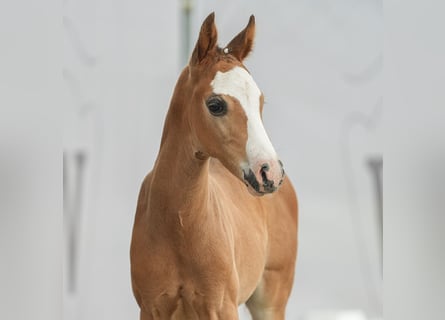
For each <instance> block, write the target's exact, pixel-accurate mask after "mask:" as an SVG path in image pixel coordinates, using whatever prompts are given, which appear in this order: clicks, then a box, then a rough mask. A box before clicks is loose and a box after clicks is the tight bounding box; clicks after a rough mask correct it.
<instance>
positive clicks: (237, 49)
mask: <svg viewBox="0 0 445 320" xmlns="http://www.w3.org/2000/svg"><path fill="white" fill-rule="evenodd" d="M254 38H255V17H254V15H251V16H250V19H249V23H248V24H247V26H246V27H245V28H244V30H243V31H241V32H240V33H238V35H237V36H236V37H235V38H233V39H232V41H230V43H229V44H228V45H227V46H226V49H227V50H228V52H229V53H230V54H232V55H233V56H235V57H236V58H237V59H238V60H239V61H241V62H242V61H243V60H244V59H245V58H246V57H247V56H248V55H249V53H250V51H252V48H253V39H254Z"/></svg>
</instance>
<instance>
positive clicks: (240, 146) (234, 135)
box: [181, 13, 284, 196]
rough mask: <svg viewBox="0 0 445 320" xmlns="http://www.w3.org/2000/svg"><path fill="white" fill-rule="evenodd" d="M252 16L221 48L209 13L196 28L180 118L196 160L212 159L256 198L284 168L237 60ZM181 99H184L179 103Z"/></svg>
mask: <svg viewBox="0 0 445 320" xmlns="http://www.w3.org/2000/svg"><path fill="white" fill-rule="evenodd" d="M254 36H255V18H254V16H253V15H252V16H251V17H250V19H249V23H248V24H247V26H246V27H245V28H244V29H243V30H242V31H241V32H240V33H239V34H238V35H237V36H235V37H234V38H233V40H232V41H230V43H229V44H228V45H227V46H225V47H224V48H220V47H218V45H217V30H216V26H215V15H214V13H212V14H210V15H209V16H208V17H207V18H206V19H205V21H204V22H203V24H202V26H201V30H200V33H199V38H198V40H197V42H196V45H195V48H194V50H193V53H192V56H191V58H190V61H189V64H188V66H187V68H186V70H188V72H187V73H186V74H187V76H186V77H185V78H184V79H183V81H185V82H186V83H184V85H185V86H186V88H184V89H186V90H184V91H183V92H187V94H182V95H181V98H182V99H183V103H185V104H186V105H188V109H187V115H186V117H185V118H184V120H185V121H187V123H188V124H189V129H190V130H191V132H192V136H193V143H194V146H195V148H196V157H197V158H198V159H201V160H205V159H207V158H208V157H214V158H217V159H218V160H219V161H220V162H221V163H222V164H223V165H224V166H225V167H226V168H227V169H228V170H229V171H230V172H231V173H232V174H233V175H235V176H236V177H238V178H239V179H240V180H241V181H243V182H244V183H245V184H246V186H247V187H248V189H249V191H250V192H251V193H252V194H253V195H256V196H259V195H264V194H266V193H272V192H274V191H276V190H277V189H278V187H279V186H280V185H281V183H282V182H283V179H284V170H283V165H282V163H281V161H280V160H279V158H278V156H277V154H276V152H275V149H274V147H273V146H272V143H271V141H270V139H269V137H268V135H267V133H266V130H265V129H264V125H263V122H262V110H263V105H264V97H263V94H262V92H261V91H260V89H259V88H258V86H257V84H256V83H255V81H254V79H253V78H252V76H251V74H250V73H249V71H248V70H247V68H246V67H245V66H244V64H243V61H244V59H245V58H246V57H247V56H248V54H249V53H250V52H251V50H252V46H253V40H254ZM184 100H185V101H184Z"/></svg>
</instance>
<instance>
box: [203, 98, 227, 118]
mask: <svg viewBox="0 0 445 320" xmlns="http://www.w3.org/2000/svg"><path fill="white" fill-rule="evenodd" d="M206 105H207V108H208V109H209V111H210V113H211V114H212V115H214V116H217V117H220V116H223V115H225V114H226V113H227V103H226V101H224V99H223V98H221V97H219V96H212V97H210V98H209V99H208V100H207V101H206Z"/></svg>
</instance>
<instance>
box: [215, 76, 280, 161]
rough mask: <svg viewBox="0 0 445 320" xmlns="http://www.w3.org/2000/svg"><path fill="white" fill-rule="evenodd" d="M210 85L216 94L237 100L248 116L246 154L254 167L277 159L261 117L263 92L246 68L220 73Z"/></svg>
mask: <svg viewBox="0 0 445 320" xmlns="http://www.w3.org/2000/svg"><path fill="white" fill-rule="evenodd" d="M210 85H211V86H212V88H213V92H214V93H216V94H224V95H228V96H231V97H233V98H236V99H237V100H238V101H239V103H240V105H241V107H242V108H243V109H244V112H245V114H246V116H247V143H246V153H247V157H248V161H249V163H250V164H251V165H253V164H254V163H255V162H256V161H259V160H266V159H276V152H275V149H274V147H273V146H272V143H271V142H270V139H269V137H268V136H267V133H266V130H265V129H264V126H263V122H262V121H261V116H260V96H261V91H260V89H259V88H258V86H257V84H256V83H255V81H254V80H253V78H252V76H251V75H250V74H249V72H247V71H246V70H245V69H244V68H241V67H235V68H233V69H231V70H229V71H227V72H220V71H218V72H217V73H216V75H215V78H214V79H213V80H212V82H211V83H210Z"/></svg>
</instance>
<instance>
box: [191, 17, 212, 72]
mask: <svg viewBox="0 0 445 320" xmlns="http://www.w3.org/2000/svg"><path fill="white" fill-rule="evenodd" d="M217 40H218V33H217V31H216V26H215V12H212V13H211V14H209V15H208V16H207V18H206V19H205V20H204V22H203V23H202V26H201V31H200V32H199V38H198V41H197V42H196V45H195V49H193V53H192V57H191V59H190V65H195V64H199V63H200V62H201V61H202V60H203V59H204V58H205V56H206V55H207V53H209V51H211V50H213V49H214V48H215V47H216V41H217Z"/></svg>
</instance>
